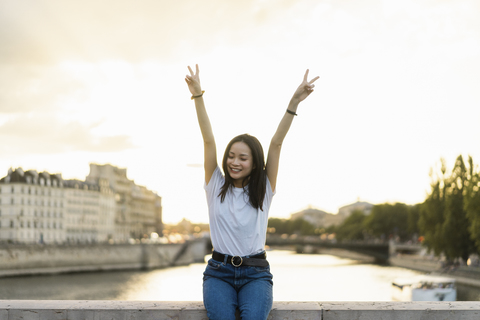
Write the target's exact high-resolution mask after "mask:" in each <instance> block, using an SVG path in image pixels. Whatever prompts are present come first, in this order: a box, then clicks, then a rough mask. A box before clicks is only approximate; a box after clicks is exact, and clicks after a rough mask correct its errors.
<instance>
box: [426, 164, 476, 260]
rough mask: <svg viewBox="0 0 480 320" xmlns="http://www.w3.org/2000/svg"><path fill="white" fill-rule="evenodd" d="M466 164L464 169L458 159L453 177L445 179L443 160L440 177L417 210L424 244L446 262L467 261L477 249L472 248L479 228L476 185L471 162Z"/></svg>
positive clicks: (433, 182) (433, 183)
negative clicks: (444, 258)
mask: <svg viewBox="0 0 480 320" xmlns="http://www.w3.org/2000/svg"><path fill="white" fill-rule="evenodd" d="M469 162H470V169H469V170H467V167H466V166H465V163H464V161H463V157H462V156H461V155H460V156H458V157H457V159H456V161H455V166H454V168H453V170H452V174H451V175H450V176H449V177H447V176H446V175H445V172H446V169H445V164H444V161H442V178H441V179H438V180H436V181H432V184H431V186H432V192H431V194H430V195H428V197H427V199H426V200H425V202H424V203H423V204H422V207H421V210H420V220H419V229H420V231H421V232H422V233H423V234H424V237H425V245H426V246H427V247H428V248H429V249H430V250H433V251H434V253H435V255H440V254H442V253H443V254H445V256H446V258H447V259H448V260H449V261H452V260H454V259H456V258H462V259H463V260H467V259H468V257H469V255H470V254H472V253H474V252H476V251H477V250H478V249H477V250H476V249H475V243H476V242H475V239H476V237H477V232H478V231H477V230H478V225H479V224H478V222H479V221H478V219H477V216H478V208H479V207H478V203H477V201H478V200H477V198H476V192H477V191H478V183H477V188H476V187H475V184H476V182H475V181H474V179H475V172H474V169H473V161H472V160H471V159H470V160H469ZM476 190H477V191H476ZM467 212H468V214H467ZM473 224H475V226H476V227H477V229H475V228H474V227H472V225H473Z"/></svg>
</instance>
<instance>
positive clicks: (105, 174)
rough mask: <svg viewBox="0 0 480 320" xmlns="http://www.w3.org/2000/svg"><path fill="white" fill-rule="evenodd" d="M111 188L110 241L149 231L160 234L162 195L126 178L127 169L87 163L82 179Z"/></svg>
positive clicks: (138, 236)
mask: <svg viewBox="0 0 480 320" xmlns="http://www.w3.org/2000/svg"><path fill="white" fill-rule="evenodd" d="M101 181H102V183H103V184H104V185H105V187H106V188H107V187H108V188H110V189H112V190H114V192H115V207H116V210H115V236H114V239H113V240H114V241H121V242H124V241H128V240H129V239H131V238H133V239H141V238H144V237H148V236H149V235H150V234H151V233H152V232H156V233H158V234H160V235H161V234H162V230H163V225H162V198H161V197H160V196H158V195H157V194H156V193H154V192H152V191H150V190H148V189H147V188H146V187H143V186H138V185H136V184H135V182H134V181H133V180H130V179H128V178H127V169H122V168H118V167H115V166H112V165H110V164H106V165H98V164H90V173H89V174H88V176H87V178H86V182H89V183H95V184H100V183H101Z"/></svg>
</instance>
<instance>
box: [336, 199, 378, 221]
mask: <svg viewBox="0 0 480 320" xmlns="http://www.w3.org/2000/svg"><path fill="white" fill-rule="evenodd" d="M373 206H374V205H373V204H371V203H368V202H364V201H357V202H355V203H352V204H349V205H346V206H343V207H341V208H339V209H338V215H339V216H340V217H342V218H343V219H346V218H348V217H349V216H350V215H351V214H352V213H353V212H354V211H361V212H363V214H365V215H369V214H370V212H371V211H372V208H373Z"/></svg>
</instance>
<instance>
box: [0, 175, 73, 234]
mask: <svg viewBox="0 0 480 320" xmlns="http://www.w3.org/2000/svg"><path fill="white" fill-rule="evenodd" d="M64 204H65V199H64V192H63V180H62V175H61V174H49V173H48V172H41V173H37V171H35V170H29V171H26V172H25V171H23V169H22V168H18V169H16V170H12V169H10V170H9V171H8V175H7V176H6V177H4V178H2V179H1V180H0V241H10V242H19V243H45V242H49V243H62V242H64V241H65V228H64V218H65V206H64Z"/></svg>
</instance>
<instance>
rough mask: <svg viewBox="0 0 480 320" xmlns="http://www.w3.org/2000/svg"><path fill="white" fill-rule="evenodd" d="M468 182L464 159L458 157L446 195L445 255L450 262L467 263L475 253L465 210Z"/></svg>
mask: <svg viewBox="0 0 480 320" xmlns="http://www.w3.org/2000/svg"><path fill="white" fill-rule="evenodd" d="M466 181H467V168H466V167H465V163H464V162H463V157H462V156H458V158H457V160H456V161H455V166H454V168H453V171H452V175H451V177H450V179H448V182H449V183H448V188H447V193H446V204H445V220H444V223H443V235H444V237H445V240H446V241H445V243H444V245H445V248H444V253H445V256H446V257H447V259H448V260H453V259H455V258H462V259H463V260H464V261H467V259H468V257H469V256H470V254H471V253H473V252H474V246H475V245H474V243H473V241H472V239H471V238H470V233H469V222H468V219H467V214H466V212H465V208H464V187H465V184H466Z"/></svg>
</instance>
